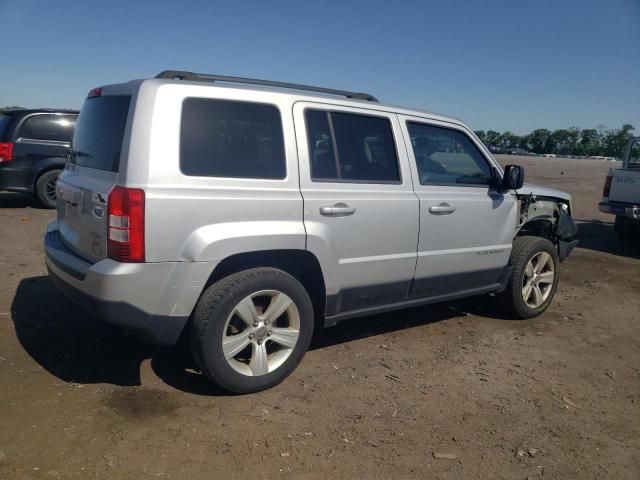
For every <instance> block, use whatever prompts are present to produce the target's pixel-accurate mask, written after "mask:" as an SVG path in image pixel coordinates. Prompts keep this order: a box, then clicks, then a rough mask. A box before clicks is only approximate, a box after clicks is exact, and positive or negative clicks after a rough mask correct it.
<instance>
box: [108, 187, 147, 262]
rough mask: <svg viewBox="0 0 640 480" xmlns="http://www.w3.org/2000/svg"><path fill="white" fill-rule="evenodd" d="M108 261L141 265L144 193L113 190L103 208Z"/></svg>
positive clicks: (116, 188)
mask: <svg viewBox="0 0 640 480" xmlns="http://www.w3.org/2000/svg"><path fill="white" fill-rule="evenodd" d="M107 212H108V216H107V222H108V224H107V225H108V226H107V228H108V230H109V232H108V233H109V237H108V241H107V252H108V255H109V258H111V259H113V260H116V261H118V262H144V259H145V254H144V190H141V189H139V188H124V187H114V189H113V190H111V193H110V194H109V200H108V206H107Z"/></svg>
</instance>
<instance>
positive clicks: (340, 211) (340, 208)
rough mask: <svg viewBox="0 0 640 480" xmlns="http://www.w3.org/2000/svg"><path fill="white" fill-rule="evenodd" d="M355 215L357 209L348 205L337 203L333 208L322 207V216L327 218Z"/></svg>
mask: <svg viewBox="0 0 640 480" xmlns="http://www.w3.org/2000/svg"><path fill="white" fill-rule="evenodd" d="M354 213H356V209H355V208H353V207H350V206H349V205H347V204H346V203H336V204H335V205H333V206H332V207H320V215H324V216H325V217H346V216H347V215H353V214H354Z"/></svg>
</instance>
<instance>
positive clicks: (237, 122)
mask: <svg viewBox="0 0 640 480" xmlns="http://www.w3.org/2000/svg"><path fill="white" fill-rule="evenodd" d="M180 170H181V171H182V173H184V174H185V175H190V176H202V177H230V178H259V179H276V180H280V179H283V178H285V176H286V162H285V153H284V137H283V133H282V119H281V118H280V111H279V110H278V108H277V107H276V106H274V105H268V104H263V103H251V102H238V101H231V100H216V99H208V98H187V99H186V100H185V101H184V103H183V105H182V123H181V126H180Z"/></svg>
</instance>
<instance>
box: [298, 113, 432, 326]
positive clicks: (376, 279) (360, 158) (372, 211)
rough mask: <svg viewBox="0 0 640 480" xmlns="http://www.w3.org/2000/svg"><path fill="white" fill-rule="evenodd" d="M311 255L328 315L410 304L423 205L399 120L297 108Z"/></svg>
mask: <svg viewBox="0 0 640 480" xmlns="http://www.w3.org/2000/svg"><path fill="white" fill-rule="evenodd" d="M294 118H295V126H296V137H297V143H298V155H299V159H300V189H301V192H302V196H303V199H304V224H305V229H306V232H307V249H308V250H309V251H311V252H312V253H313V254H314V255H315V256H316V257H317V258H318V260H319V261H320V264H321V266H322V270H323V273H324V275H325V284H326V293H327V308H326V315H327V316H331V315H334V314H337V313H341V312H347V311H355V310H360V309H367V308H371V307H375V306H377V305H382V304H388V303H393V302H397V301H402V300H405V299H406V298H407V296H408V292H409V288H410V285H411V281H412V278H413V273H414V270H415V265H416V245H417V242H418V222H419V212H418V200H417V198H416V196H415V194H414V193H413V186H412V182H411V174H410V170H409V163H408V158H407V152H406V149H405V147H404V143H403V141H402V134H401V131H400V126H399V123H398V119H397V116H396V115H395V114H392V113H386V112H380V111H377V110H368V109H362V108H347V107H342V106H337V105H325V104H321V103H302V102H301V103H296V104H295V106H294Z"/></svg>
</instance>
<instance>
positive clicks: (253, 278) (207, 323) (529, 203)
mask: <svg viewBox="0 0 640 480" xmlns="http://www.w3.org/2000/svg"><path fill="white" fill-rule="evenodd" d="M97 132H100V134H99V135H98V134H97ZM523 176H524V171H523V169H522V168H520V167H516V166H508V167H507V168H506V169H505V170H504V171H503V170H502V168H500V166H499V165H498V164H497V163H496V162H495V161H494V159H493V158H492V157H491V154H490V153H489V152H488V150H487V149H486V148H485V147H484V145H483V144H482V143H481V142H480V141H479V140H478V139H477V137H476V136H475V135H474V134H473V133H472V132H471V131H470V130H469V129H468V128H467V127H466V126H465V125H464V124H463V123H461V122H460V121H459V120H455V119H451V118H446V117H442V116H437V115H433V114H429V113H425V112H420V111H417V110H408V109H404V108H398V107H392V106H389V105H384V104H381V103H379V102H377V100H376V99H375V98H374V97H372V96H371V95H368V94H362V93H353V92H346V91H338V90H329V89H324V88H314V87H307V86H304V85H292V84H282V83H277V82H267V81H261V80H251V79H243V78H233V77H220V76H212V75H198V74H193V73H189V72H174V71H172V72H163V73H162V74H160V75H159V76H158V77H156V78H154V79H148V80H136V81H132V82H129V83H125V84H119V85H109V86H104V87H100V88H98V89H95V90H92V91H91V92H90V94H89V97H88V98H87V99H86V101H85V103H84V105H83V107H82V110H81V112H80V117H79V119H78V125H77V128H76V133H75V135H74V138H73V142H72V151H71V155H70V159H69V162H68V164H67V167H66V169H65V170H64V171H63V173H62V174H61V176H60V179H59V181H58V187H57V188H58V196H59V198H61V199H62V201H60V202H59V203H58V218H57V220H56V221H55V222H53V223H52V224H51V225H50V226H49V227H48V232H47V235H46V237H45V253H46V255H45V257H46V263H47V267H48V270H49V274H50V276H51V278H52V280H53V281H54V283H55V284H56V285H57V286H58V287H59V288H60V289H61V290H63V291H64V292H65V293H66V294H67V295H68V296H70V297H71V298H73V299H74V300H76V301H78V302H79V303H81V304H84V305H87V306H88V307H89V308H90V309H91V311H92V312H96V313H97V314H98V315H99V316H102V317H103V318H105V319H106V320H108V321H110V322H113V323H116V324H120V325H123V326H126V327H128V328H131V329H134V330H137V331H138V332H139V333H140V334H142V335H144V336H145V337H147V338H148V339H150V340H152V341H154V342H156V343H161V344H165V345H171V344H173V343H175V342H176V341H177V339H178V337H179V336H180V334H181V333H182V331H183V330H184V328H189V329H190V332H189V334H190V336H191V346H192V350H193V354H194V357H195V359H196V361H197V363H198V364H199V366H200V368H201V369H202V371H203V373H204V374H205V375H207V377H209V378H210V379H211V380H212V381H214V382H215V383H217V384H218V385H220V386H222V387H223V388H225V389H228V390H230V391H234V392H252V391H257V390H261V389H264V388H268V387H271V386H273V385H275V384H277V383H279V382H280V381H282V380H283V379H284V378H286V376H287V375H288V374H289V373H291V371H293V369H294V368H295V367H296V365H297V364H298V363H299V362H300V361H301V359H302V357H303V355H304V353H305V351H306V349H307V347H308V345H309V342H310V340H311V336H312V332H313V329H314V326H315V325H333V324H335V323H336V322H338V321H340V320H343V319H347V318H351V317H356V316H362V315H367V314H370V313H376V312H382V311H388V310H395V309H399V308H403V307H408V306H416V305H423V304H427V303H431V302H436V301H442V300H448V299H453V298H458V297H463V296H469V295H476V294H482V293H494V294H498V296H499V297H500V298H501V299H502V301H503V303H504V304H505V305H506V307H507V308H509V309H510V310H511V311H512V313H513V315H514V316H517V317H521V318H528V317H533V316H536V315H539V314H540V313H542V312H543V311H544V310H545V309H546V308H547V307H548V305H549V303H550V302H551V299H552V297H553V294H554V292H555V289H556V286H557V282H558V278H559V277H558V267H559V260H560V259H561V258H564V257H566V256H567V255H568V254H569V252H570V251H571V249H572V248H573V246H574V245H575V240H574V237H575V234H576V228H575V223H574V222H573V220H572V218H571V199H570V197H569V195H567V194H566V193H564V192H559V191H556V190H551V189H545V188H542V187H536V186H532V185H525V186H523Z"/></svg>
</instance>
